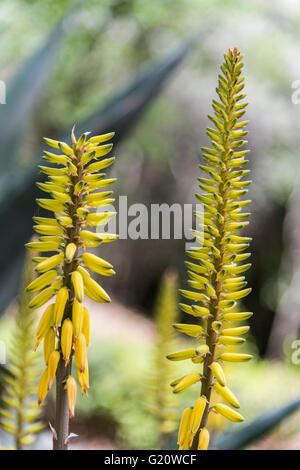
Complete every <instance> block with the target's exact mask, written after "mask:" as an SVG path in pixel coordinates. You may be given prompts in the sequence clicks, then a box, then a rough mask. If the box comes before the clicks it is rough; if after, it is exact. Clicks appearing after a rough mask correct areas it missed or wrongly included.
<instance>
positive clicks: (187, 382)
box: [173, 373, 201, 393]
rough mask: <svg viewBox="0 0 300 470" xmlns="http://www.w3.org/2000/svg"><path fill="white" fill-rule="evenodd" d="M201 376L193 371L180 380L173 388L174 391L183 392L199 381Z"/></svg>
mask: <svg viewBox="0 0 300 470" xmlns="http://www.w3.org/2000/svg"><path fill="white" fill-rule="evenodd" d="M200 378H201V375H200V374H197V373H193V374H188V375H186V376H185V377H184V378H183V379H182V380H180V382H179V383H178V384H177V385H175V387H174V388H173V393H181V392H183V391H184V390H186V389H187V388H189V387H190V386H191V385H193V384H195V383H196V382H198V381H199V380H200Z"/></svg>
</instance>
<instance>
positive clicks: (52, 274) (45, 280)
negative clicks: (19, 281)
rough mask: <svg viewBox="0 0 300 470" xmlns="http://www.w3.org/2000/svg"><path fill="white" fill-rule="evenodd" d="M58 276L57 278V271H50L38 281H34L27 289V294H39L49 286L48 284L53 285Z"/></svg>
mask: <svg viewBox="0 0 300 470" xmlns="http://www.w3.org/2000/svg"><path fill="white" fill-rule="evenodd" d="M56 276H57V271H55V270H52V271H48V272H47V273H45V274H42V275H41V276H39V277H38V278H37V279H35V280H34V281H32V282H31V283H30V284H29V286H27V288H26V290H27V292H37V291H39V290H41V289H43V288H44V287H46V286H48V284H51V282H52V281H54V279H55V278H56Z"/></svg>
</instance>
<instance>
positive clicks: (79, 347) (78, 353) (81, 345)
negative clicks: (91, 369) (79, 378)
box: [75, 333, 87, 372]
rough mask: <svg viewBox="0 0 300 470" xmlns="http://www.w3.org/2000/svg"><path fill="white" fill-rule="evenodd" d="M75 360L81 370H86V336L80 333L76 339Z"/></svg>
mask: <svg viewBox="0 0 300 470" xmlns="http://www.w3.org/2000/svg"><path fill="white" fill-rule="evenodd" d="M75 362H76V367H77V369H78V370H79V372H84V371H85V367H86V364H87V353H86V341H85V336H84V335H83V334H82V333H80V335H79V336H78V338H77V339H76V341H75Z"/></svg>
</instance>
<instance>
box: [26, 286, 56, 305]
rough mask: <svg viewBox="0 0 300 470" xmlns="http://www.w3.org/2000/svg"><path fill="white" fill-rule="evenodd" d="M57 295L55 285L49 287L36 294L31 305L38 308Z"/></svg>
mask: <svg viewBox="0 0 300 470" xmlns="http://www.w3.org/2000/svg"><path fill="white" fill-rule="evenodd" d="M54 295H55V289H53V287H47V288H46V289H44V290H43V291H42V292H40V293H39V294H38V295H36V296H35V297H34V298H33V299H32V300H31V302H29V307H30V308H33V309H36V308H39V307H42V306H43V305H45V304H46V303H47V302H48V300H50V299H51V298H52V297H53V296H54Z"/></svg>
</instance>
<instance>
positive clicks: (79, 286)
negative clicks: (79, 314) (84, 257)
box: [71, 271, 84, 302]
mask: <svg viewBox="0 0 300 470" xmlns="http://www.w3.org/2000/svg"><path fill="white" fill-rule="evenodd" d="M71 279H72V284H73V288H74V294H75V297H76V299H77V300H78V302H83V298H84V285H83V279H82V276H81V274H80V273H79V272H78V271H74V272H73V273H72V277H71Z"/></svg>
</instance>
